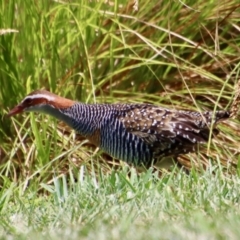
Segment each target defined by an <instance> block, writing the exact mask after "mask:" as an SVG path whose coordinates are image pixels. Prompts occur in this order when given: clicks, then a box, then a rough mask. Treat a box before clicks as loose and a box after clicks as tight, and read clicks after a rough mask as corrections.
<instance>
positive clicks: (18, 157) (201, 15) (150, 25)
mask: <svg viewBox="0 0 240 240" xmlns="http://www.w3.org/2000/svg"><path fill="white" fill-rule="evenodd" d="M239 19H240V11H239V2H238V1H237V0H231V1H227V2H226V1H214V0H213V1H202V0H201V1H197V2H196V1H192V0H189V1H185V2H184V3H183V2H180V1H167V0H163V1H145V2H144V1H140V2H138V1H124V0H121V1H117V0H114V1H109V2H106V1H88V0H82V1H71V2H69V1H35V2H33V1H20V0H3V1H1V3H0V72H1V73H0V163H1V164H0V239H33V238H37V239H84V238H85V239H227V238H228V239H239V238H240V230H239V223H240V217H239V216H240V214H239V213H240V210H239V209H240V208H239V196H240V195H239V189H240V186H239V185H240V181H239V177H238V176H239V149H240V148H239V142H240V132H239V127H240V124H239V115H238V116H237V117H236V119H231V120H228V121H226V122H224V123H221V124H220V125H219V129H220V131H221V133H220V134H219V135H218V137H217V138H215V139H214V140H213V141H209V142H208V143H207V144H206V145H205V146H203V148H201V149H200V151H199V152H197V153H195V154H189V155H187V156H181V158H180V159H179V161H181V164H183V165H184V166H186V167H187V168H189V169H192V170H190V173H189V175H187V174H186V173H185V172H184V171H182V170H180V169H178V168H176V167H174V166H173V168H172V169H171V170H170V171H168V172H166V171H163V172H159V171H157V170H156V169H154V170H153V169H148V170H146V171H145V172H141V173H140V172H138V171H137V170H136V169H134V168H131V167H128V166H126V165H125V164H124V163H123V162H121V161H119V160H117V159H112V158H111V157H110V156H108V155H106V154H104V153H102V152H101V151H99V149H96V148H95V147H94V146H93V145H91V144H90V143H89V142H88V141H86V140H84V139H83V138H82V137H81V136H79V135H77V134H76V133H74V132H73V131H71V129H69V128H67V127H66V126H65V125H63V124H62V123H59V122H58V121H55V120H54V119H52V118H50V117H48V116H44V115H41V114H23V115H21V116H17V117H14V118H12V119H9V118H7V117H6V114H7V112H8V111H9V109H11V108H12V107H13V106H14V105H16V104H17V103H18V102H19V101H21V99H22V98H23V97H24V96H25V95H26V94H27V93H29V92H31V91H33V90H36V89H47V90H50V91H52V92H54V93H56V94H59V95H61V96H65V97H68V98H71V99H76V100H79V101H82V102H86V103H95V102H98V103H103V102H106V103H112V102H115V103H116V102H140V103H142V102H148V103H153V104H155V105H160V106H164V107H168V108H176V109H188V110H195V111H204V110H214V111H215V110H217V109H228V108H229V107H230V105H231V102H232V99H233V98H234V88H235V85H236V83H237V82H238V81H239V72H240V70H239V69H240V66H239V65H240V64H239V63H240V62H239V53H240V48H239V46H240V38H239V36H240V34H239ZM192 166H193V168H192Z"/></svg>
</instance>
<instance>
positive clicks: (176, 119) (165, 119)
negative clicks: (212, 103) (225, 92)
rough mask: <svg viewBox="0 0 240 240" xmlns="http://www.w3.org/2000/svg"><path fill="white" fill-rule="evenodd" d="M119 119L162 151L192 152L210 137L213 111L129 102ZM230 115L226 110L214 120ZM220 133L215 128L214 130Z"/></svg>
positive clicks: (132, 131)
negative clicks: (196, 110)
mask: <svg viewBox="0 0 240 240" xmlns="http://www.w3.org/2000/svg"><path fill="white" fill-rule="evenodd" d="M130 106H131V107H129V106H128V109H126V110H125V111H123V112H124V114H123V115H122V116H121V117H120V121H121V122H122V123H123V124H124V126H125V127H126V129H127V130H128V131H129V132H131V133H133V134H135V135H137V136H138V137H140V138H141V139H143V140H144V141H145V142H146V143H148V144H150V145H151V146H152V147H153V148H154V149H155V151H157V152H158V153H159V154H160V153H163V152H164V151H168V152H170V151H169V150H172V151H175V152H176V153H177V154H179V153H181V152H189V151H192V149H193V146H194V145H196V144H197V143H203V142H206V141H207V140H208V138H209V133H210V130H209V126H210V125H211V121H212V117H213V114H212V112H205V113H202V114H201V113H198V112H190V111H178V110H168V109H165V108H161V107H158V106H153V105H150V104H144V105H141V104H139V105H130ZM224 117H225V118H227V116H225V112H224V111H222V112H218V113H216V114H215V115H214V118H215V119H214V120H213V121H214V122H217V121H219V119H221V118H224ZM213 133H214V134H217V133H218V131H217V130H216V129H214V130H213Z"/></svg>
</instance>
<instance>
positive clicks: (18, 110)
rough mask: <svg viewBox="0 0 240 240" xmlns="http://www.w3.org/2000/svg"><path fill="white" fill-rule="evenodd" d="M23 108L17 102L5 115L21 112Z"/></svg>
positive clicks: (9, 115)
mask: <svg viewBox="0 0 240 240" xmlns="http://www.w3.org/2000/svg"><path fill="white" fill-rule="evenodd" d="M23 109H24V107H23V106H22V105H21V104H19V105H17V106H16V107H14V108H13V109H12V110H10V111H9V113H8V114H7V117H12V116H14V115H17V114H19V113H21V112H23Z"/></svg>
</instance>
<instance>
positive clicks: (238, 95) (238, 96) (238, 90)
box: [230, 79, 240, 118]
mask: <svg viewBox="0 0 240 240" xmlns="http://www.w3.org/2000/svg"><path fill="white" fill-rule="evenodd" d="M239 104H240V79H239V80H238V82H237V84H236V86H235V96H234V99H233V102H232V105H231V108H230V117H231V118H235V117H236V116H237V114H238V108H239V107H238V106H239Z"/></svg>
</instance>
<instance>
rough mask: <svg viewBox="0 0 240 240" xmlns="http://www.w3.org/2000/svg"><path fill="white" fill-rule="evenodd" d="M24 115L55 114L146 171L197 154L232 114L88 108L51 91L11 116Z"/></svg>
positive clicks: (30, 98)
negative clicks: (171, 160)
mask: <svg viewBox="0 0 240 240" xmlns="http://www.w3.org/2000/svg"><path fill="white" fill-rule="evenodd" d="M237 100H238V99H237ZM237 100H236V101H237ZM233 108H234V111H236V109H235V108H236V103H235V104H234V107H233ZM23 112H40V113H44V114H48V115H51V116H53V117H55V118H56V119H58V120H61V121H63V122H65V123H66V124H67V125H69V126H70V127H71V128H73V129H74V130H76V131H77V132H78V133H79V134H81V135H82V136H84V137H85V138H87V139H88V140H89V141H90V142H91V143H93V144H94V145H95V146H97V147H99V148H100V149H101V150H103V151H104V152H106V153H108V154H109V155H111V156H112V157H113V158H116V159H119V160H122V161H125V162H127V163H128V164H130V165H133V166H144V167H146V168H149V167H151V166H152V165H153V164H155V163H157V162H161V161H164V159H169V158H176V157H177V156H179V155H180V154H187V153H190V152H195V151H197V149H198V146H199V144H203V143H206V142H207V141H208V140H209V138H211V137H214V136H215V135H217V134H218V133H219V130H218V129H217V128H216V126H217V124H218V123H220V122H221V121H224V120H226V119H228V118H230V117H231V116H232V115H233V112H232V111H231V110H219V111H205V112H197V111H188V110H177V109H170V108H164V107H161V106H158V105H153V104H148V103H114V104H86V103H82V102H78V101H74V100H70V99H67V98H64V97H61V96H58V95H56V94H54V93H51V92H49V91H47V90H35V91H33V92H31V93H30V94H28V95H27V96H26V97H25V98H24V99H23V100H22V101H21V102H20V103H19V104H18V105H16V106H15V107H14V108H13V109H12V110H10V111H9V113H8V114H7V116H8V117H12V116H15V115H17V114H21V113H23Z"/></svg>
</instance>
